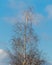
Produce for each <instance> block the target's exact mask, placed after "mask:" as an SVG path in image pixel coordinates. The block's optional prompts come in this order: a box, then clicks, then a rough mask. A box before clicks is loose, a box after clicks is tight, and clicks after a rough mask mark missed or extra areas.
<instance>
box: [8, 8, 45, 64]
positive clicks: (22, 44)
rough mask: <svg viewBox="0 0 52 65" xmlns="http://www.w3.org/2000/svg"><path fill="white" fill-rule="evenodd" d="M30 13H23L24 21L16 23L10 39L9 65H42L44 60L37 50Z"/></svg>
mask: <svg viewBox="0 0 52 65" xmlns="http://www.w3.org/2000/svg"><path fill="white" fill-rule="evenodd" d="M32 14H33V13H32V11H31V9H28V10H27V11H25V15H24V17H25V20H23V21H22V20H21V21H18V22H17V23H16V25H15V28H14V33H15V35H14V36H13V37H12V52H10V51H9V57H10V64H11V65H43V64H44V63H45V60H44V59H43V58H42V57H41V52H40V51H39V49H38V36H37V35H36V33H35V30H34V26H33V22H32V19H33V18H32Z"/></svg>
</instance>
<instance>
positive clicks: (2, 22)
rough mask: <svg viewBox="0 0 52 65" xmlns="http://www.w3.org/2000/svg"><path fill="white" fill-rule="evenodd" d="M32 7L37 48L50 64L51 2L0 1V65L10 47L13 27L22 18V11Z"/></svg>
mask: <svg viewBox="0 0 52 65" xmlns="http://www.w3.org/2000/svg"><path fill="white" fill-rule="evenodd" d="M28 7H33V12H34V15H35V17H34V21H33V23H34V28H35V31H36V33H37V35H38V37H39V41H40V45H39V48H40V50H42V51H43V52H44V53H45V56H47V60H48V61H49V62H50V63H52V0H0V57H1V58H0V65H5V62H3V60H4V58H6V56H7V54H6V52H5V51H4V50H6V49H7V48H9V47H10V40H11V37H12V34H13V25H14V24H15V23H16V22H17V20H18V19H21V18H22V14H23V11H24V10H25V9H27V8H28Z"/></svg>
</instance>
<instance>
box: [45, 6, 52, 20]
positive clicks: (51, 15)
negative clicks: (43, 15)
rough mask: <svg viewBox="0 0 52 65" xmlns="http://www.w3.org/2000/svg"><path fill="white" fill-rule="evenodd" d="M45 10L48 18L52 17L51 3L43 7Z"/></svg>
mask: <svg viewBox="0 0 52 65" xmlns="http://www.w3.org/2000/svg"><path fill="white" fill-rule="evenodd" d="M45 10H46V12H47V17H48V18H49V19H52V5H47V6H46V8H45Z"/></svg>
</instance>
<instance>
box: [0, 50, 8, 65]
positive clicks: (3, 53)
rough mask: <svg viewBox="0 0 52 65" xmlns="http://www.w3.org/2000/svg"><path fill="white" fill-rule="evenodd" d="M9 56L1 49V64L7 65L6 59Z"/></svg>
mask: <svg viewBox="0 0 52 65" xmlns="http://www.w3.org/2000/svg"><path fill="white" fill-rule="evenodd" d="M7 56H8V54H7V52H5V51H4V50H3V49H0V64H1V65H5V64H6V62H5V61H6V58H7Z"/></svg>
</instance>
